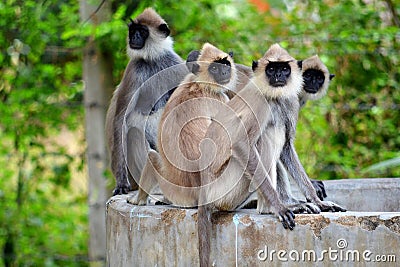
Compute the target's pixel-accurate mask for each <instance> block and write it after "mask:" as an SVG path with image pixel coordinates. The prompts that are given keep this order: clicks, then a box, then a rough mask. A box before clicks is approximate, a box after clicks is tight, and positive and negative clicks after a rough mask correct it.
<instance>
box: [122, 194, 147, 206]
mask: <svg viewBox="0 0 400 267" xmlns="http://www.w3.org/2000/svg"><path fill="white" fill-rule="evenodd" d="M126 201H127V202H128V203H130V204H133V205H138V206H144V205H146V204H147V198H144V199H143V198H139V194H137V195H134V196H131V197H128V199H127V200H126Z"/></svg>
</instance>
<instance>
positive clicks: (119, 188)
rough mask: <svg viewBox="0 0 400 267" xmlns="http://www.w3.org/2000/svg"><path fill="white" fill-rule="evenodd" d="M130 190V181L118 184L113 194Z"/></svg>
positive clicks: (121, 193)
mask: <svg viewBox="0 0 400 267" xmlns="http://www.w3.org/2000/svg"><path fill="white" fill-rule="evenodd" d="M129 191H131V185H130V184H129V183H128V184H124V185H117V186H116V187H115V189H114V190H113V196H116V195H123V194H128V192H129Z"/></svg>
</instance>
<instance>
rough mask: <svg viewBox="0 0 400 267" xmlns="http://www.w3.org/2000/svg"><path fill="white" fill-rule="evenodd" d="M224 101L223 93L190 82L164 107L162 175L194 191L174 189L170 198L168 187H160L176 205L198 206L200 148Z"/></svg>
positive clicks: (180, 88)
mask: <svg viewBox="0 0 400 267" xmlns="http://www.w3.org/2000/svg"><path fill="white" fill-rule="evenodd" d="M186 80H187V79H186ZM225 100H226V97H225V96H224V95H223V94H217V93H213V92H211V91H209V90H203V87H202V86H200V84H198V83H196V82H190V81H189V82H187V83H185V82H183V83H182V84H181V85H180V86H179V87H178V88H177V89H176V90H175V92H174V93H173V94H172V96H171V98H170V100H169V101H168V102H167V104H166V106H165V109H164V112H163V115H162V116H161V120H160V124H159V134H158V148H159V153H160V156H161V159H162V167H161V168H162V175H163V177H164V179H166V180H167V181H168V182H170V183H172V184H174V185H177V186H180V187H188V188H192V189H194V190H182V191H181V193H179V194H177V193H176V191H172V190H171V195H168V192H169V190H168V188H165V186H167V185H164V186H163V185H162V184H160V187H161V189H162V191H163V193H164V194H165V195H166V197H167V198H168V199H169V200H171V201H172V202H173V203H174V204H175V205H181V206H196V205H197V200H198V188H197V187H199V186H200V184H201V183H200V173H199V162H200V161H201V159H200V157H201V153H200V149H199V146H200V143H201V142H202V140H203V139H204V137H205V133H206V131H207V128H208V126H209V125H210V123H211V119H210V118H211V117H212V116H213V115H214V114H215V112H216V110H217V105H218V103H220V102H221V101H225ZM163 187H164V188H163ZM172 192H173V194H172Z"/></svg>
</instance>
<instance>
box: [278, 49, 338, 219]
mask: <svg viewBox="0 0 400 267" xmlns="http://www.w3.org/2000/svg"><path fill="white" fill-rule="evenodd" d="M301 64H302V76H303V88H302V90H301V91H300V94H299V103H300V107H302V106H304V105H305V103H306V102H307V101H308V100H318V99H321V98H322V97H323V96H325V94H326V92H327V90H328V87H329V83H330V81H331V80H332V79H333V77H335V75H334V74H330V73H329V70H328V68H327V67H326V66H325V64H324V63H323V62H322V61H321V59H320V58H319V57H318V56H317V55H315V56H312V57H309V58H307V59H305V60H302V63H301ZM277 173H278V183H277V185H278V187H277V188H278V192H279V195H280V197H281V200H282V201H283V202H284V203H285V204H286V205H294V204H298V203H301V202H302V201H301V200H298V199H296V198H295V197H293V196H292V194H291V189H290V184H289V177H288V174H287V171H286V169H285V167H284V166H283V165H282V162H280V161H279V162H278V166H277ZM311 183H312V185H313V186H314V188H315V190H316V192H317V195H318V198H319V199H320V200H323V199H324V198H326V197H327V195H326V191H325V186H324V184H323V182H322V181H317V180H311ZM302 211H303V210H294V212H295V213H298V212H302Z"/></svg>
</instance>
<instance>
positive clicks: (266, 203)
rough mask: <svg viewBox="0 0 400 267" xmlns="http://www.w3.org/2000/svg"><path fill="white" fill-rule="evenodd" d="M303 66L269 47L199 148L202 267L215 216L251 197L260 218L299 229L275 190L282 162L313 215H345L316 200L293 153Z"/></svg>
mask: <svg viewBox="0 0 400 267" xmlns="http://www.w3.org/2000/svg"><path fill="white" fill-rule="evenodd" d="M299 65H301V64H299ZM299 65H298V64H297V61H296V60H295V59H294V58H293V57H291V56H290V55H289V54H288V53H287V51H286V50H284V49H283V48H281V47H280V46H279V45H278V44H275V45H273V46H271V47H270V49H268V51H267V52H266V53H265V55H264V56H263V57H262V58H261V59H260V60H259V61H257V62H254V63H253V71H254V75H253V77H252V78H251V80H250V82H249V83H248V84H247V85H246V87H245V88H244V89H243V90H241V91H239V92H238V93H237V95H236V96H235V97H233V98H232V99H231V100H230V101H229V102H228V103H227V105H226V106H221V107H222V109H221V110H220V111H219V112H218V113H217V115H216V116H215V117H214V118H213V119H212V122H211V124H210V126H209V127H208V130H207V133H206V136H205V138H204V141H203V142H202V144H201V152H202V153H201V155H202V162H201V164H200V168H202V169H204V170H203V171H202V172H201V191H200V196H199V203H198V206H199V208H198V217H197V218H198V219H197V221H198V233H199V257H200V266H211V264H210V251H211V245H210V240H211V229H212V223H211V214H212V211H213V210H215V209H217V210H233V209H235V208H236V207H237V206H238V205H239V204H240V203H241V202H242V201H243V200H244V199H245V198H247V197H248V195H249V194H250V192H251V191H254V190H257V192H258V193H259V201H258V207H257V210H258V212H260V213H269V212H270V211H272V212H273V213H274V214H275V215H277V217H278V218H279V220H280V221H281V222H282V224H283V227H284V228H288V229H291V230H292V229H293V228H294V227H295V221H294V218H295V215H294V214H293V212H292V211H291V209H290V208H289V207H287V206H285V205H284V203H283V202H282V200H281V199H280V196H279V194H278V192H277V190H276V187H277V173H276V172H277V169H276V168H277V163H278V161H282V163H283V165H284V166H285V168H286V169H287V171H288V172H289V174H290V175H291V176H292V177H293V178H294V180H295V181H296V182H297V184H298V185H299V187H300V189H301V191H302V193H303V194H304V195H305V196H306V199H307V200H308V201H310V202H311V203H313V205H310V206H309V209H310V210H311V212H313V213H319V212H320V211H321V210H322V211H344V209H343V208H342V207H340V206H338V205H336V204H335V203H332V202H327V201H321V200H320V199H319V198H318V196H317V194H316V191H315V189H314V187H313V186H312V184H311V182H310V179H309V178H308V176H307V174H306V173H305V171H304V168H303V167H302V165H301V163H300V161H299V159H298V156H297V153H296V151H295V149H294V144H293V141H294V137H295V130H296V123H297V116H298V111H299V106H300V105H299V100H298V93H299V91H300V90H301V87H302V83H303V81H302V73H301V68H300V66H299ZM212 152H214V153H212ZM203 155H206V157H204V158H203Z"/></svg>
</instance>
